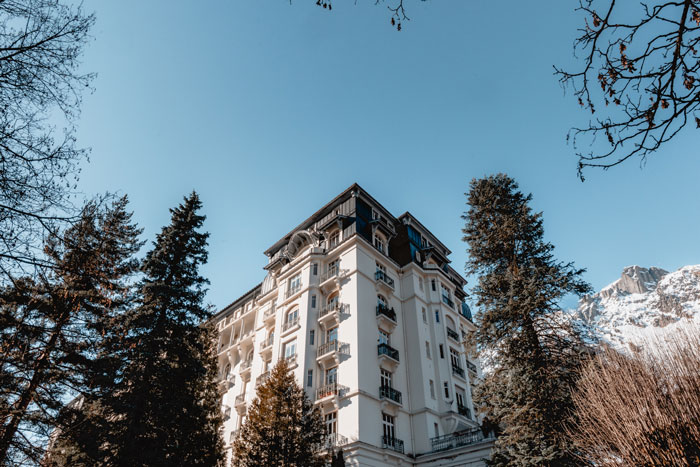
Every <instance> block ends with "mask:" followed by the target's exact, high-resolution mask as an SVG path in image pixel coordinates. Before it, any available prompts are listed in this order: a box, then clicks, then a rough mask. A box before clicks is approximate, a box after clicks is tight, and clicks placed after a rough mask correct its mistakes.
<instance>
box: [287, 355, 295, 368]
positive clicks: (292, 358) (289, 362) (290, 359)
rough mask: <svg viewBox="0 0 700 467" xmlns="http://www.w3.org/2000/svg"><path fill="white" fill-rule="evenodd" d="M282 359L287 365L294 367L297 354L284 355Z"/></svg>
mask: <svg viewBox="0 0 700 467" xmlns="http://www.w3.org/2000/svg"><path fill="white" fill-rule="evenodd" d="M284 360H285V361H286V362H287V365H289V366H290V367H294V366H296V364H297V354H292V355H287V356H286V357H284Z"/></svg>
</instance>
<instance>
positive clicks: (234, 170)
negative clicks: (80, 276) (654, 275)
mask: <svg viewBox="0 0 700 467" xmlns="http://www.w3.org/2000/svg"><path fill="white" fill-rule="evenodd" d="M406 2H407V7H408V14H409V16H410V17H411V21H409V22H407V23H405V24H404V28H403V31H401V32H397V31H396V30H395V29H392V27H391V26H390V24H389V17H390V15H389V12H388V11H387V10H386V6H381V5H380V6H375V5H374V0H358V1H357V4H354V3H355V2H352V1H347V0H345V1H339V0H336V1H335V2H333V11H331V12H329V11H327V10H324V9H322V8H319V7H317V6H316V5H315V2H314V1H312V0H294V1H293V2H292V4H290V3H289V2H288V1H285V0H236V1H225V0H208V1H206V2H202V1H197V2H194V1H190V2H167V1H165V0H158V1H156V0H152V1H148V2H136V1H132V0H129V1H121V2H97V1H94V0H92V1H88V2H86V3H85V5H84V6H85V7H86V8H87V9H94V10H95V11H96V13H97V24H96V26H95V28H94V31H93V34H94V37H95V40H94V41H93V42H92V43H91V44H90V46H89V48H88V49H87V52H86V55H85V57H84V67H85V69H86V70H90V71H95V72H97V73H98V78H97V79H96V81H95V83H94V84H95V88H96V91H95V92H94V93H93V94H91V95H88V96H85V100H84V104H83V113H82V116H81V119H80V121H79V132H78V138H79V142H80V143H81V144H82V145H84V146H90V147H92V156H91V162H90V163H89V164H86V165H85V167H84V169H83V174H82V177H81V188H82V190H83V191H84V192H85V193H87V194H94V193H99V192H104V191H115V192H119V193H126V194H128V195H129V197H130V199H131V203H132V204H131V206H132V209H133V210H134V211H135V218H136V220H137V221H138V222H139V224H140V225H141V226H142V227H144V228H145V234H144V235H145V236H147V237H148V239H149V247H150V240H151V239H153V238H154V235H155V233H156V232H157V231H158V230H159V229H160V227H161V226H162V225H164V224H166V223H168V221H169V213H168V208H170V207H172V206H174V205H176V204H178V203H179V202H180V201H181V199H182V197H183V196H184V195H185V194H187V193H188V192H189V191H191V190H192V189H195V190H197V191H198V192H199V193H200V195H201V197H202V200H203V202H204V205H205V214H206V215H207V217H208V219H207V223H206V229H207V230H208V231H209V232H210V233H211V238H210V261H209V264H208V265H207V266H206V268H205V269H204V271H203V272H204V274H205V275H206V276H207V277H208V278H209V279H210V280H211V287H210V291H209V294H208V300H209V301H210V302H211V303H213V304H214V305H215V306H216V307H217V308H220V307H222V306H224V305H226V304H227V303H229V302H230V301H232V300H234V299H235V298H237V297H238V296H239V295H240V294H242V293H243V292H245V291H247V290H249V289H250V288H251V287H252V286H253V285H255V284H256V283H257V282H258V281H260V280H262V278H263V277H264V271H263V270H262V267H263V265H264V264H265V262H266V260H265V257H264V255H263V253H262V252H263V251H264V250H265V249H266V248H267V247H269V246H270V245H272V244H273V243H274V242H275V241H277V240H278V239H279V238H280V237H281V236H283V235H284V234H286V233H287V232H288V231H289V230H290V229H291V228H293V227H294V226H296V225H297V224H298V223H299V222H301V221H302V220H303V219H305V218H306V217H308V216H309V215H310V214H312V213H313V212H314V211H315V210H317V209H318V208H319V207H321V206H322V205H323V204H325V203H326V202H327V201H329V200H330V199H331V198H332V197H334V196H335V195H336V194H338V193H340V192H341V191H342V190H344V189H345V188H347V187H348V186H349V185H350V184H352V183H353V182H358V183H359V184H360V185H362V186H363V187H364V188H365V189H366V190H368V191H369V192H370V193H371V194H372V195H373V196H374V197H375V198H376V199H377V200H379V201H380V202H381V203H383V204H384V205H385V206H386V207H387V208H388V209H389V210H391V211H392V212H393V213H395V214H397V215H398V214H400V213H402V212H404V211H406V210H409V211H411V212H412V213H413V214H414V215H415V216H417V217H418V218H419V219H420V220H421V221H422V222H423V223H424V224H425V225H426V226H427V227H428V228H429V229H431V230H432V231H433V233H435V234H436V235H437V236H438V237H439V238H440V239H441V240H442V241H443V242H444V243H445V244H446V245H447V246H448V247H449V248H450V249H452V250H453V255H452V260H453V265H454V266H455V268H456V269H457V270H459V271H463V269H464V267H463V265H464V263H465V260H466V251H465V246H464V244H463V243H462V242H461V231H460V229H461V227H462V220H461V219H460V215H461V214H462V212H463V211H464V210H465V207H466V206H465V204H464V203H465V197H464V192H465V191H466V190H467V189H468V183H469V180H471V179H472V178H473V177H481V176H483V175H486V174H491V173H496V172H506V173H508V174H509V175H511V176H512V177H514V178H515V179H516V180H518V182H519V183H520V186H521V188H522V189H523V190H524V191H527V192H531V193H532V194H533V196H534V208H535V209H537V210H541V211H543V212H544V219H545V229H546V236H547V239H548V240H549V241H551V242H552V243H554V244H555V245H556V247H557V249H556V255H557V256H558V258H559V259H562V260H567V261H568V260H574V261H575V262H576V264H577V265H578V266H581V267H585V268H587V269H588V272H587V274H586V278H587V280H589V281H590V282H591V283H592V284H593V286H594V287H595V288H600V287H602V286H604V285H606V284H607V283H609V282H611V281H613V280H614V279H616V278H617V277H618V276H619V274H620V272H621V270H622V268H623V267H624V266H627V265H630V264H639V265H643V266H652V265H653V266H659V267H663V268H666V269H669V270H673V269H676V268H678V267H680V266H682V265H685V264H695V263H700V252H699V249H698V243H699V242H698V238H699V235H698V233H699V232H700V215H699V211H700V208H699V200H700V183H699V174H700V157H698V146H697V141H698V139H697V138H698V134H697V132H695V131H693V130H692V129H688V130H686V131H685V132H684V133H683V134H682V135H681V136H680V137H678V138H677V139H676V140H675V141H673V142H672V143H670V144H667V145H666V146H665V148H664V149H663V150H662V152H661V153H659V154H656V155H654V156H652V157H651V158H650V159H649V160H648V162H647V164H646V166H645V167H644V168H643V169H640V164H639V161H638V160H634V161H631V162H630V163H627V164H626V165H624V166H622V167H620V168H617V169H613V170H610V171H607V172H602V171H589V172H588V173H587V181H586V182H585V183H581V182H579V181H578V179H577V178H576V170H575V169H576V158H575V156H574V151H573V148H572V147H570V146H568V145H567V144H566V141H565V135H566V132H567V130H568V129H569V127H571V126H573V125H575V124H579V125H582V124H585V122H586V121H587V118H588V116H587V115H586V114H585V113H584V112H583V111H580V110H579V109H578V107H577V105H576V103H575V101H574V99H573V98H572V97H571V95H570V94H569V95H568V96H565V95H564V93H563V91H562V89H561V88H560V86H559V84H558V82H557V79H556V78H555V77H554V76H553V69H552V65H554V64H557V65H563V66H566V65H567V64H571V63H573V59H572V55H571V44H572V41H573V39H574V38H575V35H576V28H577V27H579V26H580V25H581V21H582V19H581V17H580V16H577V15H576V14H575V13H574V12H573V7H574V4H575V3H576V2H572V1H569V2H564V1H561V0H548V1H544V0H543V1H539V2H493V1H486V0H481V1H474V0H469V1H459V2H457V1H444V0H443V1H439V0H432V1H427V2H421V1H417V0H406ZM473 282H474V281H473V280H471V283H472V284H473Z"/></svg>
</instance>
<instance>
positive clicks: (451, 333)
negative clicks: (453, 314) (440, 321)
mask: <svg viewBox="0 0 700 467" xmlns="http://www.w3.org/2000/svg"><path fill="white" fill-rule="evenodd" d="M447 337H449V338H450V339H452V340H453V341H455V342H458V343H459V342H460V340H459V334H458V333H457V331H455V330H454V329H450V328H447Z"/></svg>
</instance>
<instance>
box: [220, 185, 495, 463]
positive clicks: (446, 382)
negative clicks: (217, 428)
mask: <svg viewBox="0 0 700 467" xmlns="http://www.w3.org/2000/svg"><path fill="white" fill-rule="evenodd" d="M265 254H266V255H267V256H268V257H269V262H268V264H267V265H266V266H265V270H267V276H266V277H265V279H264V280H263V282H262V283H261V284H259V285H257V286H256V287H255V288H253V289H252V290H251V291H249V292H247V293H246V294H245V295H243V296H242V297H241V298H239V299H238V300H236V301H234V302H233V303H232V304H230V305H229V306H227V307H226V308H224V309H223V310H222V311H221V312H219V313H218V314H217V315H216V316H215V317H214V318H213V321H214V322H215V323H216V326H217V329H218V330H219V342H218V358H219V368H220V372H221V383H220V384H221V386H222V389H223V390H224V392H225V393H224V396H223V410H224V414H225V423H224V437H225V438H224V439H225V441H226V443H227V446H228V447H229V448H230V442H231V440H232V439H233V438H234V437H235V434H236V432H237V430H238V429H239V428H240V426H241V424H242V423H243V421H244V419H245V416H246V410H247V406H248V405H249V404H250V402H251V401H252V400H253V399H254V398H255V388H256V386H257V385H259V384H260V383H261V382H262V381H264V380H265V378H267V377H268V374H269V373H268V371H269V370H270V368H272V366H274V364H275V362H276V361H277V360H278V359H280V358H287V359H289V360H290V362H292V366H293V371H294V374H295V376H296V378H297V380H298V381H299V382H300V383H301V384H303V387H304V388H305V390H306V394H307V396H308V397H309V399H311V400H312V401H315V403H316V404H318V406H319V408H320V409H321V411H322V414H323V417H324V420H325V423H326V427H327V430H328V432H329V434H330V436H329V442H330V443H333V444H335V445H337V446H339V447H342V449H343V453H344V458H345V461H346V465H350V466H386V465H403V466H426V467H427V466H481V465H483V461H482V459H483V458H485V457H487V456H488V455H489V451H490V448H491V446H492V443H493V440H492V439H484V436H483V435H482V433H481V431H480V430H479V429H478V423H477V421H476V419H475V415H474V407H473V404H472V397H471V393H472V384H473V383H474V380H475V378H476V377H477V376H478V375H479V374H480V371H481V369H480V367H479V362H478V361H477V360H475V359H473V358H471V357H470V356H469V353H468V352H467V349H465V347H464V345H463V344H462V340H463V335H464V333H465V332H466V331H467V330H469V329H471V328H473V326H474V325H473V324H472V321H471V313H470V310H469V307H468V306H467V305H466V304H465V303H464V301H463V300H464V297H465V293H464V291H463V287H464V285H465V283H466V281H465V280H464V278H462V276H461V275H460V274H459V273H457V272H456V271H455V270H454V269H453V268H452V267H450V265H449V262H450V261H449V259H448V255H449V254H450V251H449V250H448V249H447V247H445V245H443V244H442V243H441V242H440V241H439V240H438V239H437V238H435V236H433V235H432V234H431V233H430V231H429V230H428V229H426V228H425V227H424V226H423V225H422V224H421V223H420V222H419V221H418V220H417V219H415V218H414V217H413V216H412V215H411V214H409V213H408V212H407V213H405V214H402V215H401V216H399V217H398V218H397V217H394V216H393V215H392V214H391V213H390V212H388V211H387V210H386V209H385V208H384V207H382V205H381V204H379V203H378V202H377V201H376V200H375V199H374V198H372V197H371V196H370V195H369V194H368V193H367V192H365V191H364V190H363V189H362V188H361V187H360V186H358V185H356V184H355V185H353V186H351V187H350V188H348V189H347V190H345V191H344V192H343V193H341V194H340V195H338V196H337V197H336V198H335V199H333V200H332V201H331V202H330V203H328V204H326V205H325V206H324V207H323V208H321V209H320V210H319V211H317V212H316V213H315V214H313V215H312V216H311V217H309V218H308V219H307V220H305V221H304V222H302V223H301V224H300V225H299V226H297V227H296V228H295V229H294V230H292V231H291V232H290V233H288V234H287V235H285V236H284V237H283V238H282V239H280V240H279V241H278V242H277V243H275V244H274V245H273V246H272V247H270V248H269V249H268V250H267V251H266V252H265ZM234 465H235V462H234Z"/></svg>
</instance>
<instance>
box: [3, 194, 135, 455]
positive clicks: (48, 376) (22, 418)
mask: <svg viewBox="0 0 700 467" xmlns="http://www.w3.org/2000/svg"><path fill="white" fill-rule="evenodd" d="M126 205H127V199H126V198H122V199H120V200H117V201H116V202H115V203H113V204H112V205H111V206H110V207H108V208H106V209H105V208H102V207H101V206H99V205H98V204H97V203H90V204H88V205H87V206H86V207H85V208H84V209H83V211H82V214H81V216H80V218H79V219H78V221H77V222H76V223H75V224H74V225H73V226H71V227H70V228H68V229H67V230H66V231H65V232H64V233H63V234H62V235H61V236H60V237H59V236H55V237H52V238H50V239H49V240H48V242H47V244H46V247H45V252H46V256H47V258H48V259H49V260H50V262H51V264H52V268H51V270H50V272H49V273H48V274H45V275H40V276H37V277H25V278H23V279H20V280H18V281H16V282H15V283H14V284H13V285H12V286H11V287H6V288H4V289H2V291H0V329H1V330H2V331H1V332H2V334H3V339H2V352H1V353H0V355H1V356H0V381H1V383H2V384H1V385H0V421H2V423H1V424H0V464H5V463H7V464H12V465H18V464H21V463H22V462H24V461H29V462H32V463H38V461H39V459H40V458H41V456H42V454H43V453H42V446H41V442H42V441H43V440H45V437H46V436H47V435H48V432H49V431H50V430H51V429H53V428H55V427H56V426H57V424H58V423H59V421H58V418H57V415H58V411H59V409H60V408H61V407H62V406H63V401H64V399H65V397H66V395H67V394H69V393H70V392H72V393H73V394H75V392H76V391H77V392H83V391H86V389H87V388H88V387H89V385H90V382H89V379H90V376H89V375H90V373H91V371H90V367H91V365H92V362H93V358H94V355H95V353H96V350H97V348H96V346H95V343H96V342H97V341H98V340H99V338H100V336H101V331H102V330H103V329H104V327H105V323H107V322H108V321H109V320H111V319H113V317H114V316H115V314H116V313H117V312H118V311H119V310H120V308H121V307H122V306H123V305H124V303H125V302H126V300H128V299H127V297H128V289H129V286H128V278H129V277H130V276H131V275H132V274H133V273H134V272H135V271H136V268H137V266H138V262H136V261H135V260H134V258H133V255H134V254H135V252H136V251H137V250H138V248H139V247H140V243H139V242H138V240H137V237H138V235H139V232H140V231H139V230H138V229H137V228H136V227H134V226H133V225H132V224H131V215H130V214H129V213H128V212H126Z"/></svg>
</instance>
